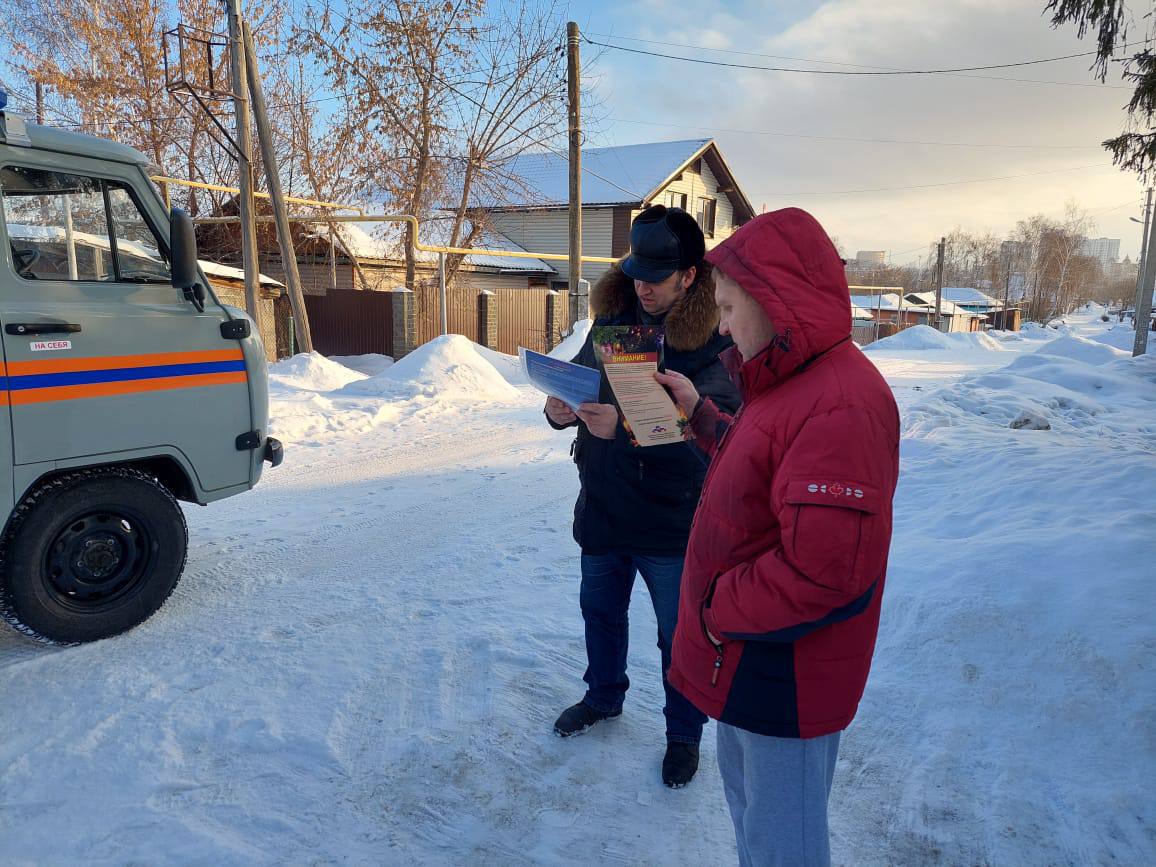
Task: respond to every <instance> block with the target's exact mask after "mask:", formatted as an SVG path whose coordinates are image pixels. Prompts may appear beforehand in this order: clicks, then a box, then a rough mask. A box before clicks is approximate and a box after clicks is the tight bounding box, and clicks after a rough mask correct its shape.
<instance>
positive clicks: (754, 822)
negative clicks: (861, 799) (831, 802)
mask: <svg viewBox="0 0 1156 867" xmlns="http://www.w3.org/2000/svg"><path fill="white" fill-rule="evenodd" d="M840 734H841V732H835V733H834V734H830V735H824V736H823V737H818V738H809V739H807V740H801V739H798V738H774V737H769V736H767V735H756V734H752V733H751V732H748V731H745V730H743V729H740V728H735V727H734V726H729V725H727V724H726V723H721V722H720V723H719V724H718V768H719V772H720V774H721V775H722V782H723V789H724V790H725V791H726V796H727V804H728V805H729V806H730V808H731V819H733V820H734V823H735V840H736V841H737V842H738V847H739V864H740V865H742V867H827V865H829V864H830V863H831V845H830V841H829V839H828V836H827V798H828V797H829V796H830V794H831V780H832V779H833V778H834V775H835V760H836V759H837V758H838V757H839V735H840Z"/></svg>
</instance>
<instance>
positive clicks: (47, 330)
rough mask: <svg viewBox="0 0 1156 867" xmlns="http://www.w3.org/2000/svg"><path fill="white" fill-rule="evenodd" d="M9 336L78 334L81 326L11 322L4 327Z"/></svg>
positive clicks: (62, 323) (66, 323) (73, 324)
mask: <svg viewBox="0 0 1156 867" xmlns="http://www.w3.org/2000/svg"><path fill="white" fill-rule="evenodd" d="M4 330H5V331H6V332H8V333H9V334H15V335H18V336H19V335H21V334H76V333H77V332H79V331H80V326H79V325H77V324H76V323H74V322H9V323H8V324H7V325H5V326H4Z"/></svg>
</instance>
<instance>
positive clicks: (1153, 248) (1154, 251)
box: [1132, 187, 1156, 357]
mask: <svg viewBox="0 0 1156 867" xmlns="http://www.w3.org/2000/svg"><path fill="white" fill-rule="evenodd" d="M1151 203H1152V189H1151V187H1149V189H1148V204H1149V205H1151ZM1148 210H1149V209H1148V208H1147V207H1146V208H1145V209H1144V224H1145V227H1146V234H1147V236H1148V238H1147V243H1146V244H1145V249H1144V252H1143V253H1141V256H1142V257H1143V259H1142V261H1143V263H1144V265H1143V267H1142V268H1141V269H1140V291H1139V292H1137V293H1136V318H1135V320H1134V322H1135V323H1136V339H1135V341H1134V342H1133V343H1132V355H1133V357H1135V356H1137V355H1143V354H1144V353H1145V352H1147V351H1148V330H1149V328H1150V327H1151V325H1150V322H1149V320H1150V319H1151V318H1152V284H1153V282H1156V268H1154V267H1152V260H1153V257H1156V245H1154V244H1153V243H1152V242H1153V239H1154V238H1156V231H1152V229H1153V225H1152V223H1153V221H1151V220H1150V219H1149V218H1148Z"/></svg>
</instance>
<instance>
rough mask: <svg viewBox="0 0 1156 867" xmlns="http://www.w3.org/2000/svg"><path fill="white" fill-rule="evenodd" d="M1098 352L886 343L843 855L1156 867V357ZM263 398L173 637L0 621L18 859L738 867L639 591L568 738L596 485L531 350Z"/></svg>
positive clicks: (443, 343)
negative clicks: (873, 585)
mask: <svg viewBox="0 0 1156 867" xmlns="http://www.w3.org/2000/svg"><path fill="white" fill-rule="evenodd" d="M915 330H916V329H909V331H908V332H904V333H903V334H901V335H898V336H899V337H902V336H903V335H904V334H908V333H909V332H911V331H915ZM1116 330H1117V329H1116V328H1115V327H1113V325H1112V324H1111V323H1103V322H1101V321H1100V320H1099V317H1098V315H1095V314H1093V313H1092V312H1088V311H1085V312H1083V313H1081V314H1079V315H1077V316H1074V317H1072V316H1070V317H1067V318H1066V321H1065V325H1064V327H1063V329H1060V330H1056V329H1042V328H1040V329H1034V328H1029V329H1026V330H1024V331H1022V332H1018V333H1015V334H1010V333H998V332H997V333H992V334H989V335H983V336H984V337H985V338H987V340H985V341H982V342H981V341H978V340H975V341H971V342H970V344H968V343H965V342H964V341H959V340H955V339H954V338H958V337H971V335H941V336H944V337H951V338H952V340H951V341H949V342H946V343H936V344H935V345H932V346H930V347H919V346H916V345H905V344H904V341H901V340H900V341H897V340H895V338H891V339H890V340H885V341H879V343H878V344H875V345H873V347H872V349H871V351H870V352H869V353H868V357H870V358H871V360H872V361H873V362H874V363H875V364H876V365H877V366H878V367H879V369H880V370H881V371H882V372H883V374H884V375H885V376H886V377H887V379H888V381H889V382H890V383H891V385H892V387H893V389H894V392H895V394H896V397H897V399H898V402H899V405H900V409H901V412H902V415H903V425H904V437H903V441H902V446H901V458H902V471H901V478H900V485H899V490H898V492H897V495H896V501H895V534H894V539H893V544H892V553H891V565H890V571H889V577H888V584H887V590H886V595H885V598H884V607H883V619H882V624H881V627H880V631H879V641H878V647H877V650H876V656H875V664H874V667H873V671H872V675H871V679H870V681H869V683H868V686H867V690H866V693H865V695H864V698H863V702H862V705H861V707H860V712H859V716H858V718H857V719H856V721H855V722H854V723H853V724H852V726H851V727H850V729H848V731H847V732H846V733H845V735H844V739H843V747H842V751H841V755H840V762H839V766H838V769H837V772H836V776H835V787H834V793H833V795H832V799H831V827H832V851H833V857H834V861H835V863H836V864H841V865H891V864H903V865H906V864H928V863H934V864H1015V865H1052V864H1080V865H1082V864H1137V865H1138V864H1150V863H1154V862H1156V836H1154V831H1153V829H1154V828H1156V800H1154V799H1153V798H1152V796H1151V781H1152V779H1154V778H1156V755H1154V753H1156V746H1154V744H1156V727H1154V723H1153V720H1156V674H1154V669H1153V666H1154V654H1153V650H1154V649H1156V634H1154V628H1153V626H1152V615H1151V612H1152V609H1153V603H1154V601H1156V600H1154V598H1153V590H1152V575H1153V566H1152V563H1153V559H1154V557H1156V533H1154V532H1153V530H1152V528H1153V526H1156V356H1152V355H1150V356H1146V357H1142V358H1139V359H1132V358H1130V357H1129V356H1128V355H1127V354H1125V353H1118V352H1116V351H1115V350H1114V349H1113V347H1114V346H1115V345H1116V343H1115V340H1116V338H1115V337H1111V339H1109V340H1105V339H1103V338H1104V337H1105V336H1106V335H1114V334H1115V333H1116ZM924 337H925V335H920V334H918V333H916V334H915V335H912V336H911V337H908V338H907V340H909V341H911V343H913V344H918V343H920V342H922V341H923V340H924ZM988 341H990V344H989V343H988ZM574 351H576V347H574ZM564 354H566V355H572V354H573V352H570V350H569V349H567V350H566V351H565V353H564ZM337 367H341V368H343V369H344V372H343V371H342V370H338V369H335V368H337ZM354 368H357V369H356V370H355V369H354ZM271 374H272V375H271V384H272V415H273V421H272V425H273V430H274V431H275V432H276V433H277V435H279V436H280V437H282V439H283V440H284V441H285V442H286V459H285V463H284V465H282V466H281V467H280V468H278V469H276V470H268V469H267V470H266V473H265V478H264V480H263V481H262V483H261V485H260V486H259V487H258V488H257V489H255V490H254V491H253V492H252V493H250V494H247V495H244V496H241V497H235V498H232V499H229V500H226V501H223V502H221V503H217V504H214V505H212V506H211V507H209V508H207V509H200V508H195V507H188V508H187V515H188V519H189V523H190V536H191V540H192V544H191V548H190V555H189V564H188V568H187V571H186V574H185V577H184V579H183V581H182V583H181V585H180V586H179V587H178V589H177V591H176V593H175V594H174V596H173V598H172V599H171V600H170V601H169V603H168V604H167V605H166V606H165V608H163V609H162V610H161V612H160V613H158V614H157V615H156V616H155V617H154V618H152V619H151V620H150V621H149V622H148V623H146V624H145V625H143V626H141V627H139V628H137V629H136V630H133V631H132V632H130V633H127V634H125V635H123V636H121V637H118V638H115V639H111V640H108V641H103V642H99V643H97V644H92V645H86V646H81V647H73V648H55V647H45V646H41V645H35V644H32V643H31V642H29V641H28V640H27V639H24V638H23V637H21V636H19V635H17V634H16V633H13V632H0V689H2V690H3V695H4V701H3V703H2V705H0V730H2V731H4V732H5V735H6V737H5V739H4V742H3V744H2V745H0V863H5V864H8V863H13V864H25V863H27V864H57V863H59V864H78V863H85V864H88V863H93V864H123V863H142V862H143V863H204V864H214V865H217V864H222V865H229V864H245V865H249V864H283V863H310V864H381V863H417V864H463V863H469V864H495V865H517V864H572V863H618V864H631V865H645V864H653V865H669V864H687V865H701V864H725V863H734V862H735V860H736V856H735V849H734V839H733V832H732V829H731V825H730V819H729V816H728V814H727V809H726V806H725V802H724V799H723V794H722V790H721V786H720V783H719V779H718V771H717V767H716V764H715V757H714V746H713V729H711V728H708V731H707V737H706V739H705V740H704V746H703V761H702V768H701V770H700V772H699V775H698V777H697V778H696V779H695V781H694V782H693V783H692V784H691V786H690V787H688V788H686V789H683V790H679V791H670V790H667V789H665V788H664V787H663V786H662V784H661V781H660V779H659V763H660V761H661V756H662V749H663V746H664V744H663V721H662V715H661V703H662V690H661V685H660V682H659V677H658V651H657V650H656V648H655V647H654V630H655V624H654V618H653V613H652V612H651V610H650V605H649V601H648V598H647V596H646V591H645V589H643V588H642V587H641V582H639V587H636V595H635V599H634V604H633V608H632V615H633V617H632V622H631V642H632V643H631V649H630V672H631V681H632V687H631V690H630V695H629V697H628V700H627V707H626V712H625V713H624V714H623V716H622V717H621V718H620V719H618V720H615V721H613V722H611V723H607V724H605V725H603V726H600V727H598V728H596V729H595V730H593V731H592V732H590V733H589V734H587V735H585V736H583V737H581V738H576V739H572V740H565V741H563V740H559V739H557V738H555V737H554V736H553V735H552V734H551V732H550V728H551V724H552V722H553V720H554V717H555V716H556V715H557V713H558V712H559V711H560V710H561V709H562V708H564V707H565V706H567V705H568V704H570V703H572V702H573V701H575V700H577V699H578V698H579V697H580V696H581V694H582V688H583V684H582V682H581V675H582V671H583V669H584V666H585V660H584V650H583V643H582V627H581V617H580V614H579V609H578V551H577V549H576V547H575V545H574V543H573V542H572V540H571V538H570V520H571V513H572V507H573V501H574V497H575V495H576V493H577V478H576V473H575V471H574V467H573V464H572V463H571V460H570V456H569V443H570V440H571V438H572V437H571V434H570V433H568V432H555V431H553V430H551V429H550V428H549V427H548V426H546V425H545V424H544V422H543V420H542V415H541V406H542V401H543V398H542V396H541V395H540V394H538V393H537V392H535V391H534V390H532V389H531V388H530V387H528V386H526V385H524V384H522V381H521V380H519V378H518V369H517V362H516V359H510V358H509V357H508V356H501V357H496V355H495V354H492V353H489V352H487V351H486V350H483V349H482V348H481V347H477V346H475V345H474V344H472V343H470V342H469V341H468V340H466V339H465V338H464V337H457V336H450V337H446V338H440V339H439V340H436V341H434V342H432V343H430V344H427V345H426V346H424V347H421V348H420V349H419V350H418V351H416V352H414V353H412V354H411V355H409V356H407V357H405V358H403V359H401V360H399V361H398V362H397V363H396V364H393V365H384V364H383V365H382V367H381V368H380V369H372V365H366V364H358V363H357V362H356V361H354V360H350V361H349V365H348V366H346V365H338V364H337V363H336V362H335V360H334V359H324V358H321V357H319V356H298V357H297V358H294V359H290V360H289V361H287V362H282V363H279V364H277V365H273V366H272V368H271ZM1021 417H1028V418H1032V419H1035V420H1036V421H1038V422H1043V424H1039V425H1035V424H1025V425H1021V426H1016V425H1015V424H1014V423H1015V422H1016V420H1017V419H1018V418H1021Z"/></svg>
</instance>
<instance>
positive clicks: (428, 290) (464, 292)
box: [413, 281, 478, 346]
mask: <svg viewBox="0 0 1156 867" xmlns="http://www.w3.org/2000/svg"><path fill="white" fill-rule="evenodd" d="M440 296H441V292H440V291H439V289H438V286H437V282H436V281H435V282H434V283H433V284H432V285H430V284H419V285H418V288H417V289H416V290H415V291H414V293H413V302H414V329H415V330H416V331H417V336H416V337H417V345H418V346H420V345H421V344H423V343H428V342H429V341H431V340H433V339H434V338H435V337H437V336H438V335H440V334H441V333H442V313H441V310H442V308H441V297H440ZM446 302H447V307H448V308H449V315H448V316H447V317H446V323H447V325H448V326H449V331H450V334H463V335H465V336H466V337H468V338H469V339H470V340H472V341H474V342H475V343H477V341H478V290H477V289H475V288H473V287H472V286H448V287H446Z"/></svg>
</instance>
